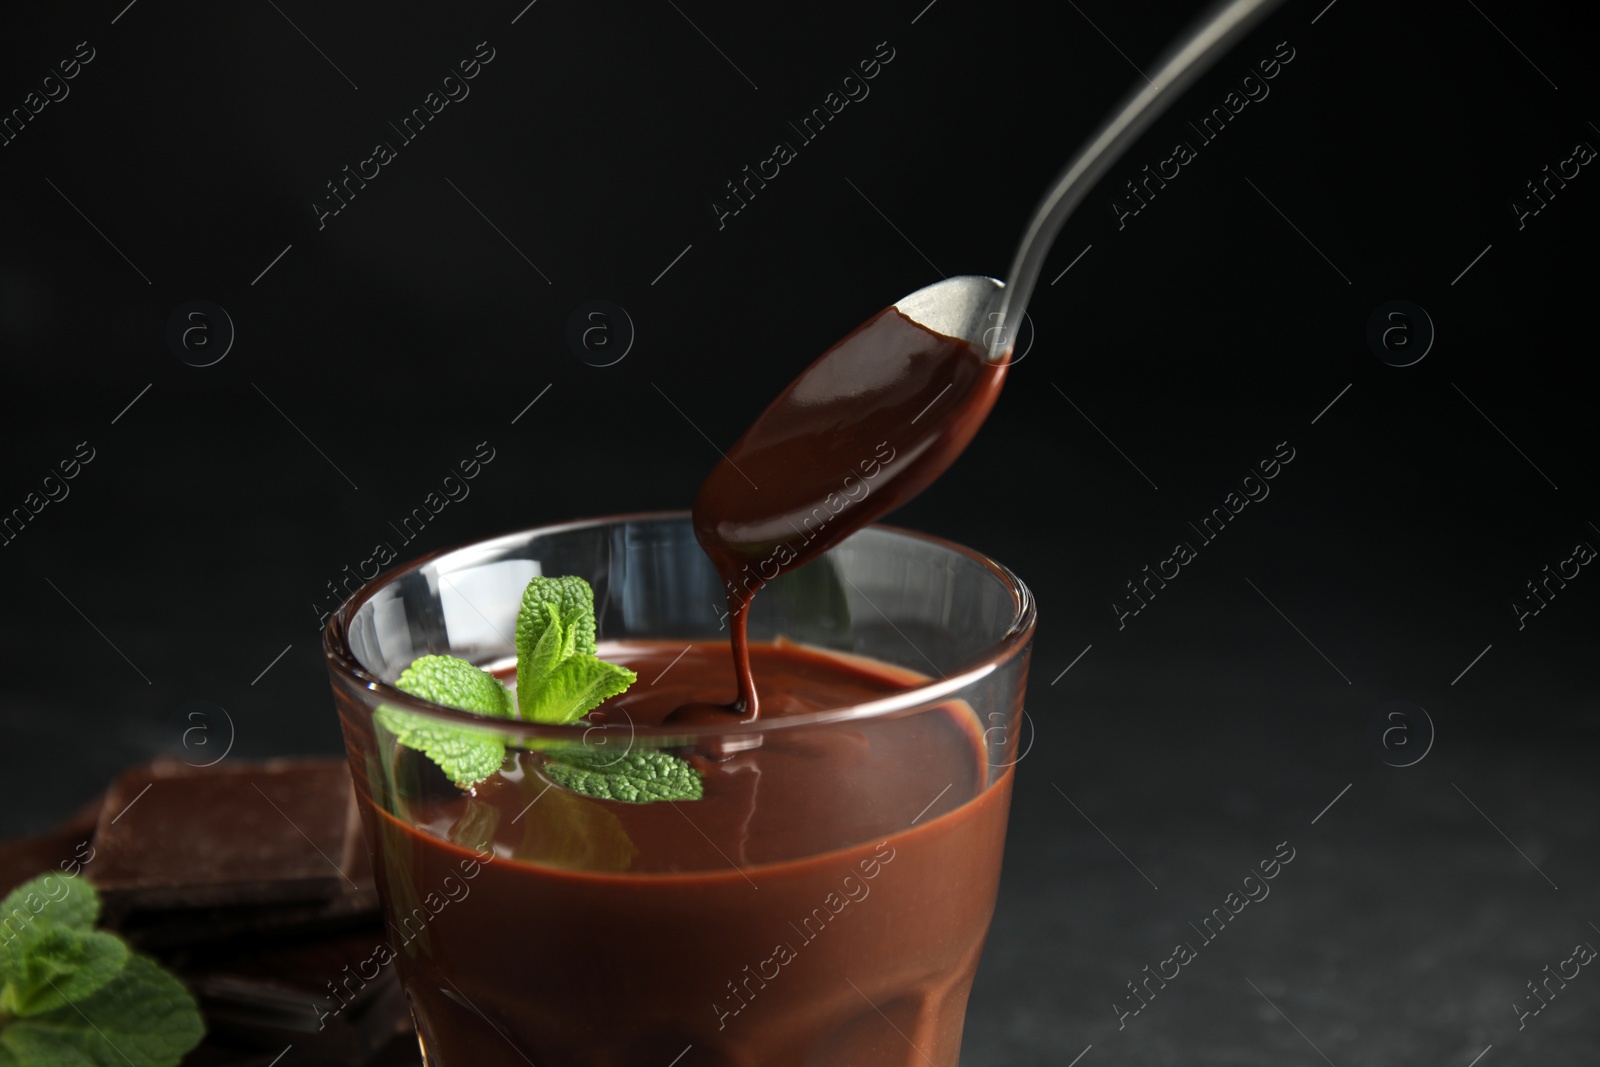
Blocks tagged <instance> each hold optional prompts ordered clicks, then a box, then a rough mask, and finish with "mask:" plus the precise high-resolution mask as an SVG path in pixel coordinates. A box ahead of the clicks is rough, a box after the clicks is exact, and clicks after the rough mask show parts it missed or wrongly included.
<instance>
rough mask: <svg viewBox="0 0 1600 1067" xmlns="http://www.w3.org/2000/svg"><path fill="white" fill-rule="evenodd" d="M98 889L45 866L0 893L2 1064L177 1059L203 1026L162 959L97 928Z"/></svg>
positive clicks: (84, 1066)
mask: <svg viewBox="0 0 1600 1067" xmlns="http://www.w3.org/2000/svg"><path fill="white" fill-rule="evenodd" d="M99 914H100V898H99V895H98V894H97V893H96V892H95V890H94V887H93V886H91V885H90V884H89V883H88V882H86V881H84V880H83V879H81V878H68V877H64V876H62V875H59V874H46V875H41V876H40V877H38V878H34V879H32V880H31V881H28V882H24V883H23V884H22V885H20V886H18V887H17V888H16V889H14V890H12V891H11V893H10V894H8V895H7V896H6V898H5V900H3V901H0V931H3V932H0V1067H23V1065H52V1067H53V1065H61V1067H113V1065H126V1064H132V1065H133V1067H175V1065H176V1064H177V1063H178V1061H179V1060H181V1059H182V1058H183V1056H184V1054H185V1053H187V1052H188V1051H189V1050H190V1049H192V1048H194V1047H195V1046H196V1045H198V1044H199V1043H200V1039H201V1037H202V1036H204V1033H205V1026H204V1024H203V1023H202V1021H201V1018H200V1011H199V1009H198V1008H197V1007H196V1006H195V1002H194V998H193V997H192V996H190V994H189V991H188V990H187V989H185V988H184V987H183V984H182V983H181V982H179V981H178V980H177V979H176V978H174V977H173V976H172V975H171V974H168V973H167V972H166V971H165V970H163V969H162V968H161V966H160V964H158V963H156V962H155V961H154V960H151V959H149V958H148V957H146V956H141V955H139V954H137V953H135V952H132V951H130V950H129V948H128V946H127V944H126V943H125V942H124V941H123V940H122V939H121V938H120V937H117V936H116V935H115V934H110V933H106V932H104V931H97V930H94V929H93V925H94V921H95V919H96V918H97V917H98V916H99Z"/></svg>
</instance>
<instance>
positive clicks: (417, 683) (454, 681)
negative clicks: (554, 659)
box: [394, 656, 512, 719]
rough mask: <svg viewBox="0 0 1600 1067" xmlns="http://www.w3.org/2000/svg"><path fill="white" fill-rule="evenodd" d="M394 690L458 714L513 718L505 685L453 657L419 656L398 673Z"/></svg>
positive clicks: (483, 671)
mask: <svg viewBox="0 0 1600 1067" xmlns="http://www.w3.org/2000/svg"><path fill="white" fill-rule="evenodd" d="M394 687H395V688H396V689H398V690H400V691H401V692H402V693H410V694H411V695H412V696H414V697H421V698H422V699H423V700H431V701H433V702H434V703H435V704H443V705H444V706H445V707H447V708H455V709H457V710H458V711H472V712H476V713H477V714H479V715H492V716H494V717H495V718H497V719H509V718H511V717H512V710H511V692H510V691H509V690H508V689H506V687H505V683H503V682H501V681H500V679H498V678H496V677H495V676H494V675H492V674H490V673H489V672H488V671H486V670H483V669H482V668H480V667H474V666H473V665H472V664H470V663H468V662H467V661H466V660H464V659H457V658H456V657H455V656H421V657H419V658H418V659H415V660H413V661H412V663H411V666H409V667H407V668H406V669H405V670H403V671H401V672H400V677H398V678H396V679H395V682H394Z"/></svg>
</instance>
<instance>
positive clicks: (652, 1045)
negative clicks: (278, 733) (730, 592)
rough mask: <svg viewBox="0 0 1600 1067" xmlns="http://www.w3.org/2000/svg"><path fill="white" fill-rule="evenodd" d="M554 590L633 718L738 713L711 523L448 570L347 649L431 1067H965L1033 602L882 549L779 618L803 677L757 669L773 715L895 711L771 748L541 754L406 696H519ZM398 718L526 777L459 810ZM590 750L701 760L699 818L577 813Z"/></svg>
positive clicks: (492, 781)
mask: <svg viewBox="0 0 1600 1067" xmlns="http://www.w3.org/2000/svg"><path fill="white" fill-rule="evenodd" d="M536 574H544V575H548V576H552V577H554V576H560V575H568V574H576V575H581V576H582V577H584V578H585V579H587V580H588V582H589V583H590V585H591V586H593V588H594V591H595V604H596V614H597V618H598V627H597V630H598V635H597V636H598V640H599V642H600V654H601V656H602V658H606V659H612V660H617V661H620V662H624V663H628V662H634V663H636V664H637V665H638V667H639V668H641V669H639V679H638V681H637V682H636V683H635V685H634V689H633V690H630V694H631V693H633V692H634V691H635V690H638V691H640V692H642V693H644V694H645V696H647V697H651V698H652V699H656V701H657V703H658V704H659V703H661V702H662V701H666V702H667V703H668V704H670V703H671V702H672V700H673V699H676V698H675V697H672V695H671V694H672V692H673V691H672V689H671V687H672V686H673V685H674V684H678V685H680V686H688V685H691V683H692V682H693V680H694V679H700V680H702V681H703V680H704V679H705V678H709V677H711V676H712V671H713V670H714V665H715V664H717V663H723V664H725V668H726V669H725V678H726V684H725V687H724V688H725V692H723V693H722V694H721V696H720V697H719V699H726V698H728V697H731V696H732V694H733V688H734V685H733V671H732V661H731V656H730V655H729V653H728V651H727V619H726V616H725V615H724V611H725V608H724V606H723V597H722V591H721V585H720V582H719V579H718V577H717V575H716V573H715V572H714V571H713V570H712V568H711V565H710V563H709V562H708V561H707V559H706V557H705V555H704V554H703V553H702V552H701V550H700V548H699V546H698V544H697V543H696V542H695V539H694V534H693V531H692V528H691V526H690V522H689V518H688V515H687V514H686V513H669V514H651V515H635V516H625V517H621V518H612V519H598V520H593V521H585V522H575V523H569V524H565V525H559V526H549V527H543V528H539V529H533V530H526V531H522V532H519V533H514V534H508V535H506V536H503V537H498V538H494V539H492V540H488V541H483V542H480V543H477V544H472V545H467V546H465V547H462V548H457V549H453V550H449V551H445V552H439V553H435V554H433V555H431V556H427V557H424V558H422V559H420V560H417V561H416V562H414V563H411V564H409V565H407V566H404V567H401V568H398V569H396V570H393V571H391V572H389V573H388V574H386V575H385V576H383V577H382V578H381V579H380V580H378V581H376V582H374V583H373V584H371V585H369V586H368V587H366V588H365V589H363V590H362V591H361V592H360V593H358V594H357V595H356V596H355V597H354V598H353V599H352V600H351V601H350V602H349V603H347V604H345V605H344V607H343V608H342V609H341V610H340V611H339V612H337V613H336V614H335V616H334V617H333V618H332V619H331V620H330V621H329V623H328V626H327V629H326V632H325V635H324V648H325V651H326V653H327V657H328V665H329V672H330V675H331V677H332V684H333V691H334V699H335V704H336V705H337V708H338V711H339V715H340V719H341V722H342V725H343V728H344V737H345V743H346V747H347V751H348V754H349V759H350V769H351V772H352V774H353V776H354V779H355V784H356V791H357V794H358V796H359V798H360V801H361V811H362V818H363V823H364V827H365V831H366V839H367V844H368V847H369V849H370V850H371V852H372V857H373V870H374V871H375V872H376V875H377V882H378V889H379V892H380V896H381V898H382V904H383V911H384V917H385V920H386V922H387V925H388V936H389V939H390V943H391V947H392V950H393V958H392V961H385V962H386V963H387V962H392V963H393V964H394V965H395V966H396V967H398V968H399V974H400V978H401V981H402V983H403V985H404V988H405V990H406V994H407V997H408V998H409V1001H410V1004H411V1009H412V1013H413V1015H414V1017H415V1019H416V1023H417V1030H418V1033H419V1036H420V1039H421V1042H422V1046H423V1056H424V1058H425V1060H426V1061H427V1063H428V1064H430V1065H431V1067H501V1065H507V1067H524V1065H526V1064H530V1063H531V1064H537V1065H538V1067H668V1065H669V1064H671V1065H676V1067H731V1065H740V1067H757V1065H759V1067H791V1065H792V1067H801V1065H805V1067H816V1065H839V1067H888V1065H894V1067H954V1065H955V1064H956V1062H957V1057H958V1054H959V1049H960V1044H961V1030H962V1022H963V1015H964V1013H965V1009H966V1000H967V993H968V991H969V989H970V988H971V985H972V980H973V977H974V973H975V971H976V968H977V964H978V957H979V954H980V952H981V950H982V947H983V941H984V937H985V935H986V933H987V931H988V927H989V922H990V919H991V917H992V915H993V911H994V902H995V892H996V889H997V886H998V882H999V875H1000V861H1001V853H1002V849H1003V845H1004V840H1005V828H1006V816H1007V810H1008V806H1009V804H1010V799H1011V783H1012V776H1013V765H1014V764H1015V762H1016V760H1017V758H1018V755H1019V748H1018V740H1019V738H1018V734H1019V730H1018V725H1019V720H1020V716H1021V712H1022V698H1023V691H1024V687H1025V684H1026V680H1027V671H1028V658H1029V650H1030V646H1031V643H1032V639H1033V631H1034V607H1033V602H1032V598H1031V597H1030V595H1029V593H1028V590H1027V589H1026V588H1025V587H1024V586H1023V585H1022V583H1021V582H1020V581H1018V579H1017V578H1016V577H1015V576H1014V575H1012V574H1011V572H1010V571H1008V570H1006V569H1005V568H1004V567H1002V566H1000V565H999V564H997V563H995V562H993V561H992V560H989V559H986V558H984V557H983V556H981V555H979V554H978V553H975V552H973V551H971V550H969V549H966V548H963V547H961V546H959V545H955V544H952V543H950V542H948V541H942V540H939V539H937V538H932V537H927V536H924V535H922V534H917V533H911V532H908V531H904V530H898V529H893V528H889V527H882V526H874V527H869V528H867V529H865V530H862V531H860V532H859V533H857V534H855V535H854V536H852V537H851V538H849V539H848V540H846V541H845V542H843V543H842V544H840V545H839V546H837V547H836V548H834V549H833V550H831V551H830V552H828V553H826V554H825V555H823V556H822V557H820V558H818V559H817V560H815V561H814V562H812V563H810V564H808V565H807V566H805V567H803V568H801V569H799V570H797V571H794V572H792V573H790V574H787V575H785V576H783V577H782V578H780V579H778V580H776V581H773V582H771V583H769V584H768V585H767V586H766V587H765V588H763V589H762V591H761V593H760V594H759V595H758V596H757V597H756V598H755V601H754V605H753V607H752V608H751V609H750V610H751V617H750V620H749V625H750V636H751V639H752V641H754V642H759V643H761V647H763V648H766V649H767V650H768V652H769V653H770V654H771V655H773V656H776V657H777V658H776V659H773V660H770V661H768V660H763V659H761V658H760V657H758V659H757V664H756V681H757V686H758V689H760V690H761V692H762V696H763V707H764V708H765V707H766V705H767V701H768V700H769V699H771V700H773V701H774V706H776V705H777V704H778V703H781V702H782V700H781V699H779V698H781V697H783V696H784V694H782V693H778V692H776V690H777V689H779V688H781V687H780V686H778V685H776V684H771V680H772V679H777V678H779V677H780V675H778V674H771V676H770V678H769V684H767V685H766V686H765V687H763V669H764V668H763V664H764V663H768V662H775V663H779V664H780V666H781V665H782V664H788V665H789V666H791V667H794V670H792V671H790V672H789V673H787V674H783V675H781V677H782V678H784V679H787V682H785V683H784V684H785V685H787V686H789V687H790V688H793V689H794V690H796V692H801V691H803V690H805V689H806V688H807V685H808V683H807V680H806V677H805V675H806V672H807V668H806V664H807V663H811V664H818V663H821V664H823V665H824V666H825V667H826V670H825V671H823V673H824V674H827V673H828V672H830V671H835V670H841V671H844V672H845V673H847V674H849V673H850V672H855V673H854V674H852V675H851V676H852V677H860V678H870V679H872V685H873V686H875V687H876V688H874V689H873V691H872V693H871V694H870V695H869V696H868V697H867V698H864V699H858V700H853V701H850V702H848V703H846V704H844V705H843V706H836V705H835V704H833V703H830V702H829V701H828V700H827V699H826V698H825V696H824V697H821V698H817V697H814V698H812V702H811V703H810V704H806V703H805V702H804V700H803V699H802V698H801V697H796V699H798V700H801V703H800V704H799V705H798V706H796V707H791V708H788V709H787V710H785V711H784V712H783V713H781V714H777V715H773V716H770V717H769V716H768V715H766V714H765V713H764V714H763V717H762V718H761V719H760V720H759V721H756V722H743V721H738V720H733V719H731V718H730V719H728V720H725V721H716V722H712V723H700V722H696V723H694V724H693V725H689V726H683V725H663V724H661V723H660V721H659V719H660V716H659V715H657V716H654V718H653V719H652V717H651V716H649V715H643V716H641V717H634V716H631V715H628V714H621V715H618V714H615V713H608V714H607V715H605V716H604V717H603V718H604V722H603V723H600V724H598V725H594V726H588V727H587V728H585V726H586V724H583V723H580V724H577V725H575V726H543V725H535V724H532V723H523V722H520V721H508V720H501V719H486V718H481V717H479V716H475V715H471V714H469V713H465V712H460V711H455V710H452V709H448V708H443V707H441V706H439V705H436V704H432V703H430V702H427V701H423V700H419V699H417V698H414V697H411V696H409V695H408V694H406V693H403V692H401V691H399V690H398V689H396V688H395V687H394V685H393V683H394V681H395V679H396V678H397V677H398V676H399V674H400V672H401V671H402V670H404V669H405V668H406V667H407V666H408V665H409V664H410V663H411V661H412V660H413V659H415V658H416V657H418V656H421V655H426V654H450V655H454V656H459V657H461V658H463V659H467V660H470V661H471V662H473V663H475V664H477V665H479V666H481V667H483V668H484V669H486V670H491V671H494V672H496V673H498V674H500V675H501V676H502V677H506V676H507V675H508V674H509V672H510V670H511V669H513V668H514V666H515V655H516V652H515V644H514V641H513V635H514V633H515V624H516V617H517V610H518V606H519V602H520V598H521V594H522V591H523V589H524V587H525V586H526V584H527V582H528V579H529V578H531V577H532V576H534V575H536ZM680 650H681V651H680ZM818 650H820V657H821V658H818V657H819V652H818ZM674 654H676V655H677V657H678V658H677V659H674V658H673V655H674ZM785 656H788V657H790V658H789V659H784V658H783V657H785ZM807 656H809V657H811V658H810V659H807V658H805V657H807ZM685 657H687V658H685ZM719 657H720V658H719ZM796 657H798V658H796ZM669 661H670V662H669ZM680 661H682V662H680ZM697 663H698V664H699V666H698V667H696V666H695V664H697ZM828 664H833V665H834V666H828ZM674 672H677V673H676V674H675V673H674ZM828 676H829V677H832V676H833V675H831V674H829V675H828ZM695 684H698V683H695ZM689 692H690V690H689V689H684V690H683V692H682V695H683V699H684V700H685V701H687V700H688V699H689ZM819 692H822V693H824V694H825V693H826V692H828V689H827V687H826V686H823V687H822V688H821V689H820V690H819ZM696 695H697V696H701V697H702V698H703V696H704V694H696ZM802 696H803V694H802ZM624 699H626V695H625V697H624ZM641 706H642V705H641ZM384 707H389V708H396V709H401V710H403V711H406V712H411V713H413V714H414V715H421V716H425V717H428V718H430V719H432V720H435V721H436V722H438V723H439V724H442V725H446V726H450V727H453V728H455V729H457V730H459V729H462V728H467V729H469V730H474V731H477V733H478V735H479V736H481V737H484V738H491V739H497V740H499V741H500V742H503V743H504V745H505V747H506V759H505V762H504V764H503V765H502V767H501V770H500V772H499V773H497V774H495V775H492V776H491V777H490V778H489V779H488V780H487V781H485V782H482V783H479V784H478V785H476V786H474V787H471V788H467V789H463V788H460V787H458V786H456V785H454V784H452V783H451V782H450V781H449V780H448V779H447V778H446V777H445V775H444V774H443V773H442V772H440V771H439V769H438V768H437V767H436V766H435V765H434V764H433V763H432V762H430V761H429V760H428V759H427V758H425V757H424V756H422V755H421V754H419V753H418V752H416V751H414V750H413V749H411V748H408V747H402V746H400V745H399V744H397V742H396V738H395V735H394V733H393V732H392V731H391V730H390V729H389V728H388V726H387V725H386V723H388V722H390V721H393V719H392V717H390V716H387V715H385V714H381V713H380V709H381V708H384ZM412 721H413V722H414V721H415V720H412ZM576 739H581V740H582V741H583V742H584V743H585V744H586V745H587V746H589V749H590V752H591V753H602V754H608V755H607V756H606V758H607V759H620V758H623V757H624V756H626V755H628V754H631V753H639V752H642V751H644V750H646V749H663V750H666V751H669V752H671V753H674V754H685V753H692V754H695V758H696V760H697V761H698V762H697V765H698V766H701V767H703V768H705V769H706V770H705V780H704V781H705V785H704V796H703V797H702V798H700V799H697V800H683V801H662V802H657V803H649V804H629V803H621V802H617V801H612V800H597V799H592V798H590V797H587V796H582V795H579V794H577V793H573V792H570V791H569V790H567V789H565V788H564V787H562V786H561V785H559V784H556V783H555V780H554V779H553V778H551V777H550V776H548V775H546V774H545V773H544V772H543V771H542V769H541V768H542V767H543V766H544V760H545V758H546V756H545V753H548V752H550V751H551V750H552V746H555V745H560V744H568V745H570V744H571V743H572V742H573V741H574V740H576ZM730 798H732V799H730Z"/></svg>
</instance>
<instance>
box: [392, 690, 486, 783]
mask: <svg viewBox="0 0 1600 1067" xmlns="http://www.w3.org/2000/svg"><path fill="white" fill-rule="evenodd" d="M374 717H375V718H376V719H377V720H378V721H379V722H381V723H382V724H383V725H384V726H385V727H387V728H388V730H389V732H391V733H393V734H394V738H395V741H396V742H397V743H399V744H401V745H404V746H405V747H406V748H411V749H415V750H416V751H418V752H420V753H422V754H423V755H424V756H427V757H428V758H429V759H431V760H432V761H433V762H434V763H436V764H438V765H439V769H440V770H441V771H443V772H444V773H445V775H446V777H448V778H449V779H450V780H451V781H452V782H454V783H455V784H456V785H458V786H460V787H461V788H462V789H466V788H468V787H469V786H473V785H476V784H477V783H479V782H481V781H483V780H484V779H485V778H487V777H489V776H490V775H491V774H493V773H495V772H496V771H498V770H499V769H500V765H501V764H502V763H504V762H505V761H506V744H505V742H504V741H502V740H500V739H499V738H498V737H492V736H490V735H489V734H482V733H478V732H476V731H474V730H471V729H469V728H464V727H460V726H453V725H451V724H449V723H443V722H435V721H434V720H432V719H430V718H428V717H427V716H425V715H419V714H417V713H416V712H414V711H404V710H402V709H400V708H396V707H391V706H390V705H388V704H384V705H382V706H381V707H379V708H378V710H377V712H375V713H374Z"/></svg>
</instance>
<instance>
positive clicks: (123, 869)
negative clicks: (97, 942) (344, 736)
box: [88, 760, 370, 917]
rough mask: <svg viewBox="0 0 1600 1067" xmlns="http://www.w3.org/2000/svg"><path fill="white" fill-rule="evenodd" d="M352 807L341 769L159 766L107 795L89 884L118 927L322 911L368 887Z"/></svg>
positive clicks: (285, 763) (310, 764)
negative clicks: (141, 916)
mask: <svg viewBox="0 0 1600 1067" xmlns="http://www.w3.org/2000/svg"><path fill="white" fill-rule="evenodd" d="M354 804H355V798H354V795H353V792H352V790H351V786H350V775H349V772H348V770H347V768H346V767H345V765H344V763H343V761H341V760H269V761H267V762H264V763H239V762H235V763H232V764H219V765H218V766H215V767H207V768H195V767H189V766H187V765H185V764H182V763H179V762H175V761H160V762H157V763H154V764H150V765H148V766H146V767H141V768H137V769H135V770H132V771H129V772H127V773H126V774H123V775H122V776H121V777H119V778H118V779H117V780H116V781H115V782H114V783H113V784H112V786H111V789H110V790H109V791H108V792H107V794H106V798H105V803H104V805H103V807H102V808H101V813H100V822H99V825H98V827H97V829H96V832H95V839H94V848H95V850H96V853H97V854H96V856H95V860H94V863H93V864H92V866H90V867H89V868H88V871H89V876H90V879H91V880H92V881H93V882H94V883H95V885H96V886H97V887H98V888H99V889H100V891H101V893H102V895H103V896H104V899H105V904H106V910H107V912H108V914H110V915H111V916H113V917H117V916H123V915H126V914H127V913H129V912H132V911H150V910H167V909H176V908H207V907H224V908H230V907H241V906H246V905H260V904H278V903H285V902H297V903H307V902H326V901H329V900H331V899H333V898H334V897H336V896H339V895H340V894H341V893H346V892H352V891H353V892H357V893H359V892H361V891H362V888H363V887H362V886H361V885H360V884H358V883H357V882H356V881H355V879H354V877H352V875H353V874H355V873H357V872H356V864H357V862H358V861H360V862H364V861H365V856H366V850H365V848H364V847H363V846H362V844H361V840H360V827H359V824H358V823H357V821H356V820H355V819H354V818H353V810H354ZM369 884H370V882H369Z"/></svg>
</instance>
